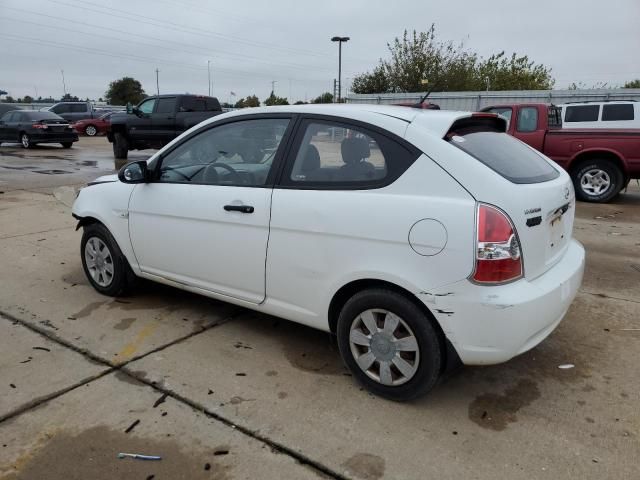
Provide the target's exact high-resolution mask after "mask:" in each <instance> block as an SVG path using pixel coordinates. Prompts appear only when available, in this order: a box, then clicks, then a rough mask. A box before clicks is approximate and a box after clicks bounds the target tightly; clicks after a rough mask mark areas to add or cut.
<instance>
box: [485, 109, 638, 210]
mask: <svg viewBox="0 0 640 480" xmlns="http://www.w3.org/2000/svg"><path fill="white" fill-rule="evenodd" d="M483 112H492V113H497V114H499V115H501V116H503V117H504V118H505V119H507V120H508V121H509V125H508V130H507V131H508V133H509V134H510V135H513V136H514V137H516V138H518V139H519V140H522V141H523V142H525V143H527V144H529V145H530V146H532V147H533V148H535V149H536V150H538V151H540V152H542V153H544V154H545V155H547V156H548V157H550V158H551V159H553V160H554V161H556V162H557V163H558V164H559V165H560V166H562V167H563V168H564V169H565V170H567V171H568V172H569V175H571V178H572V179H573V184H574V187H575V190H576V195H577V197H578V198H579V199H580V200H584V201H587V202H608V201H610V200H611V199H612V198H614V197H615V196H616V195H617V194H618V193H619V192H620V190H622V189H623V188H624V187H625V186H626V185H627V184H628V183H629V181H630V180H631V179H633V178H640V129H638V130H632V129H608V130H605V129H585V130H578V129H575V128H572V129H565V128H564V124H563V123H562V120H561V114H562V113H561V109H560V108H558V107H556V106H550V105H547V104H539V103H534V104H507V105H495V106H491V107H486V108H484V109H483ZM561 127H562V128H561Z"/></svg>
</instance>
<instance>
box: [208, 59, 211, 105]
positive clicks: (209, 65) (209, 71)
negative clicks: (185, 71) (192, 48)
mask: <svg viewBox="0 0 640 480" xmlns="http://www.w3.org/2000/svg"><path fill="white" fill-rule="evenodd" d="M207 74H208V79H209V96H211V60H207Z"/></svg>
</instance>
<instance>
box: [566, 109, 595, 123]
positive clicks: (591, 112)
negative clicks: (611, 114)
mask: <svg viewBox="0 0 640 480" xmlns="http://www.w3.org/2000/svg"><path fill="white" fill-rule="evenodd" d="M565 108H566V109H567V111H566V113H565V114H564V121H565V122H597V121H598V115H599V113H600V105H576V106H571V107H565Z"/></svg>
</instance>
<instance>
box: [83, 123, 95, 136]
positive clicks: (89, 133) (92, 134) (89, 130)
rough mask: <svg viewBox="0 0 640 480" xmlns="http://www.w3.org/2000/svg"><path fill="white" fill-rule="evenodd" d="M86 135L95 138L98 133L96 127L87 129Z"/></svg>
mask: <svg viewBox="0 0 640 480" xmlns="http://www.w3.org/2000/svg"><path fill="white" fill-rule="evenodd" d="M84 133H86V134H87V135H89V136H90V137H93V136H94V135H95V134H96V133H97V131H96V127H94V126H93V125H90V126H88V127H87V128H86V129H85V131H84Z"/></svg>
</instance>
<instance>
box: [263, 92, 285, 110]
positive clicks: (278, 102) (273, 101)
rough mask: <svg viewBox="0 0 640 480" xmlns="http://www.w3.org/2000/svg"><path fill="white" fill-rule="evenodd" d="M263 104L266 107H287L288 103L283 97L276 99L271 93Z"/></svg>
mask: <svg viewBox="0 0 640 480" xmlns="http://www.w3.org/2000/svg"><path fill="white" fill-rule="evenodd" d="M264 104H265V105H267V106H268V107H271V106H273V105H289V101H288V100H287V99H286V98H284V97H278V96H277V95H276V94H275V93H273V91H272V92H271V95H269V97H268V98H267V99H266V100H265V101H264Z"/></svg>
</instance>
